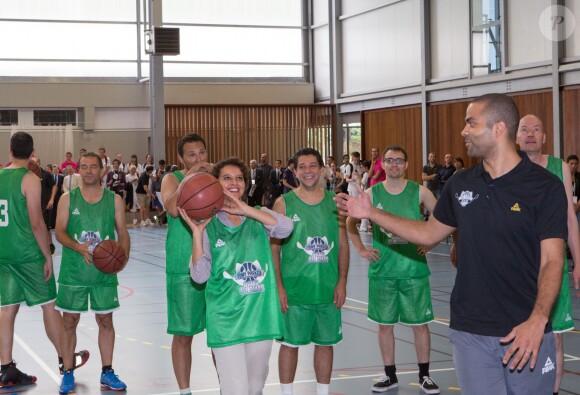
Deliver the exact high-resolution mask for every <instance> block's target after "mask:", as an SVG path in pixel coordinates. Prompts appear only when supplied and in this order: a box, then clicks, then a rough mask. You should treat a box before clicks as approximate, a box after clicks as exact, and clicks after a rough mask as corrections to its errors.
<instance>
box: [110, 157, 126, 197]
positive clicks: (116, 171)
mask: <svg viewBox="0 0 580 395" xmlns="http://www.w3.org/2000/svg"><path fill="white" fill-rule="evenodd" d="M120 166H121V161H119V159H117V158H115V159H113V170H111V171H110V172H108V173H107V188H109V189H110V190H111V191H113V192H115V193H116V194H117V195H119V196H121V199H123V198H124V196H123V194H124V192H125V182H126V181H125V172H124V171H122V170H121V168H120Z"/></svg>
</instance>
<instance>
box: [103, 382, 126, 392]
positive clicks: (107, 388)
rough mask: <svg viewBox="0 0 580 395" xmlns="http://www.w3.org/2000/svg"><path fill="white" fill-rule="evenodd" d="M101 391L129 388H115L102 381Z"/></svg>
mask: <svg viewBox="0 0 580 395" xmlns="http://www.w3.org/2000/svg"><path fill="white" fill-rule="evenodd" d="M101 391H127V388H126V387H125V388H113V387H109V386H108V385H106V384H103V383H101Z"/></svg>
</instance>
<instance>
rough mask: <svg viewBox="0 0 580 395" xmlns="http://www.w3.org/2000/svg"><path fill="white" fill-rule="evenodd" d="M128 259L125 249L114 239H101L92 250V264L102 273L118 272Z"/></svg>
mask: <svg viewBox="0 0 580 395" xmlns="http://www.w3.org/2000/svg"><path fill="white" fill-rule="evenodd" d="M128 260H129V258H128V257H127V254H126V253H125V250H124V249H123V247H122V246H121V244H119V242H117V241H115V240H103V241H101V242H100V243H99V244H97V245H96V246H95V249H94V250H93V265H95V267H96V268H97V269H99V270H100V271H101V272H103V273H107V274H116V273H119V272H120V271H121V270H123V269H124V268H125V265H126V264H127V261H128Z"/></svg>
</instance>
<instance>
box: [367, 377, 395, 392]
mask: <svg viewBox="0 0 580 395" xmlns="http://www.w3.org/2000/svg"><path fill="white" fill-rule="evenodd" d="M398 386H399V380H398V379H397V376H395V377H389V376H387V375H384V376H381V377H379V381H378V382H377V383H375V384H373V388H372V390H373V392H386V391H388V390H392V389H393V388H397V387H398Z"/></svg>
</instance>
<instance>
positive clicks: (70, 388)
mask: <svg viewBox="0 0 580 395" xmlns="http://www.w3.org/2000/svg"><path fill="white" fill-rule="evenodd" d="M72 392H75V374H74V372H73V371H72V370H66V371H65V372H64V374H63V375H62V381H61V383H60V389H59V390H58V393H59V394H63V395H64V394H70V393H72Z"/></svg>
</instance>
